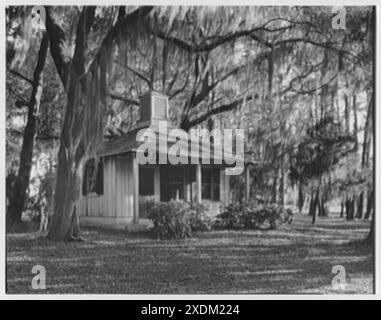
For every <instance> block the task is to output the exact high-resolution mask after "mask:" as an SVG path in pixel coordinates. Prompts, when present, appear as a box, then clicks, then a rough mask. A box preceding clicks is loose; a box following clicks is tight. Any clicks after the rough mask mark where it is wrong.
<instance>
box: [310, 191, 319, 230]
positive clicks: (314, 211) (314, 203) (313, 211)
mask: <svg viewBox="0 0 381 320" xmlns="http://www.w3.org/2000/svg"><path fill="white" fill-rule="evenodd" d="M318 206H319V190H318V191H317V192H316V194H315V197H314V196H313V195H312V196H311V203H310V212H309V214H310V215H311V216H312V224H316V220H317V215H318Z"/></svg>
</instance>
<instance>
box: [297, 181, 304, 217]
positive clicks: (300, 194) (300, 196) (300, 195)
mask: <svg viewBox="0 0 381 320" xmlns="http://www.w3.org/2000/svg"><path fill="white" fill-rule="evenodd" d="M303 204H304V197H303V190H302V183H301V182H299V188H298V209H299V213H302V209H303Z"/></svg>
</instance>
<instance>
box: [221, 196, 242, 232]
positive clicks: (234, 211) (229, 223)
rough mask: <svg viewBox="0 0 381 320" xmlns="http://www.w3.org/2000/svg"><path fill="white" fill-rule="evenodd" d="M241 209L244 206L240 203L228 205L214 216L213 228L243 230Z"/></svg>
mask: <svg viewBox="0 0 381 320" xmlns="http://www.w3.org/2000/svg"><path fill="white" fill-rule="evenodd" d="M243 208H244V205H243V204H242V203H239V202H234V203H230V204H229V205H227V206H226V207H225V208H223V210H222V212H221V213H220V214H218V215H217V216H216V220H215V221H214V225H213V227H214V228H215V229H240V228H243V224H242V223H243Z"/></svg>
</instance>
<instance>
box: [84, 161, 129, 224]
mask: <svg viewBox="0 0 381 320" xmlns="http://www.w3.org/2000/svg"><path fill="white" fill-rule="evenodd" d="M103 168H104V170H103V181H104V194H103V195H101V196H98V195H95V194H92V195H87V196H82V197H81V198H80V201H79V208H80V216H84V217H106V218H107V217H109V218H131V219H132V217H133V190H134V189H133V187H134V181H133V174H132V158H131V157H129V156H126V155H118V156H116V157H115V156H112V157H106V158H105V160H104V165H103Z"/></svg>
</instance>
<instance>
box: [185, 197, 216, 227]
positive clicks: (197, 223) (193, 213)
mask: <svg viewBox="0 0 381 320" xmlns="http://www.w3.org/2000/svg"><path fill="white" fill-rule="evenodd" d="M189 209H190V224H191V229H192V231H210V230H211V229H212V220H211V219H210V218H209V217H208V215H207V214H208V210H209V208H208V206H207V205H205V204H201V203H195V202H190V203H189Z"/></svg>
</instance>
